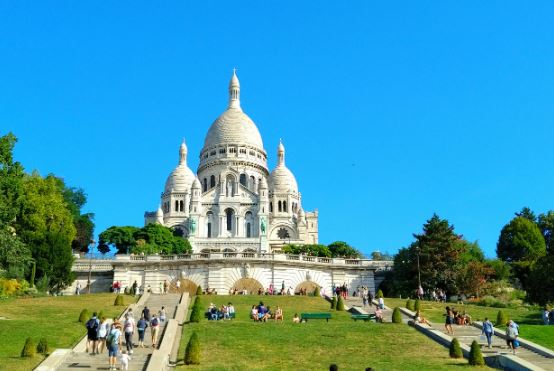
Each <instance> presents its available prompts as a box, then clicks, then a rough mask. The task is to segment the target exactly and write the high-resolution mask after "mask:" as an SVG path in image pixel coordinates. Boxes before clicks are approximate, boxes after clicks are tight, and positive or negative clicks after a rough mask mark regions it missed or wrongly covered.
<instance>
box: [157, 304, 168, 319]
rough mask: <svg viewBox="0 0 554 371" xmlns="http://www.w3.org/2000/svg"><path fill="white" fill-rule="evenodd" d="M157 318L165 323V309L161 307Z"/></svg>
mask: <svg viewBox="0 0 554 371" xmlns="http://www.w3.org/2000/svg"><path fill="white" fill-rule="evenodd" d="M158 316H159V317H160V321H162V322H165V320H166V318H167V317H166V313H165V307H162V309H160V311H159V312H158Z"/></svg>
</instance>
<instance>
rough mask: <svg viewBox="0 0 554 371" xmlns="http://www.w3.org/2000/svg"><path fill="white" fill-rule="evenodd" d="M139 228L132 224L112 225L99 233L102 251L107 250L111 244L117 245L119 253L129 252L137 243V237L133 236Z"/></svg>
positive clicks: (99, 247)
mask: <svg viewBox="0 0 554 371" xmlns="http://www.w3.org/2000/svg"><path fill="white" fill-rule="evenodd" d="M138 230H139V228H137V227H132V226H125V227H116V226H113V227H110V228H108V229H106V230H105V231H104V232H102V233H100V235H99V241H98V242H99V246H98V249H99V250H100V249H102V250H100V251H105V249H106V248H107V249H108V251H109V246H110V245H111V246H115V248H116V249H117V253H118V254H128V253H129V252H130V250H131V248H132V247H134V246H135V245H136V240H135V237H134V236H133V235H134V233H135V232H136V231H138Z"/></svg>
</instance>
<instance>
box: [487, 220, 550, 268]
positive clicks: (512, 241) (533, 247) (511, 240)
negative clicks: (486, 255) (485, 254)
mask: <svg viewBox="0 0 554 371" xmlns="http://www.w3.org/2000/svg"><path fill="white" fill-rule="evenodd" d="M496 253H497V255H498V257H499V258H500V259H502V260H504V261H506V262H509V263H511V262H517V261H522V260H526V261H530V260H531V261H532V260H536V259H538V258H539V257H541V256H543V255H545V254H546V245H545V242H544V237H543V236H542V233H541V231H540V230H539V227H538V226H537V225H536V224H535V223H533V222H532V221H530V220H529V219H527V218H525V217H521V216H518V217H515V218H514V219H512V220H511V221H510V223H508V224H506V225H505V226H504V227H503V228H502V231H501V232H500V237H499V238H498V243H497V245H496Z"/></svg>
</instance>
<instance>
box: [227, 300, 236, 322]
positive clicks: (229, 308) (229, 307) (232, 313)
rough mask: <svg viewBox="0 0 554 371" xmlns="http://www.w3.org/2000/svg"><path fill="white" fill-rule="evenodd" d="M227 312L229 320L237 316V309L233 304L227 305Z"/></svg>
mask: <svg viewBox="0 0 554 371" xmlns="http://www.w3.org/2000/svg"><path fill="white" fill-rule="evenodd" d="M227 311H228V312H229V319H231V318H233V317H234V316H235V307H234V306H233V303H229V304H227Z"/></svg>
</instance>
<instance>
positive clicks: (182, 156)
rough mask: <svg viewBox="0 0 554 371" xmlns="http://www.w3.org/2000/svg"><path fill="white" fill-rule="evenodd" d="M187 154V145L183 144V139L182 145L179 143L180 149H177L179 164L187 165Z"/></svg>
mask: <svg viewBox="0 0 554 371" xmlns="http://www.w3.org/2000/svg"><path fill="white" fill-rule="evenodd" d="M187 153H188V148H187V145H186V143H185V138H183V143H181V147H180V148H179V164H180V165H182V164H185V165H186V163H187Z"/></svg>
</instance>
